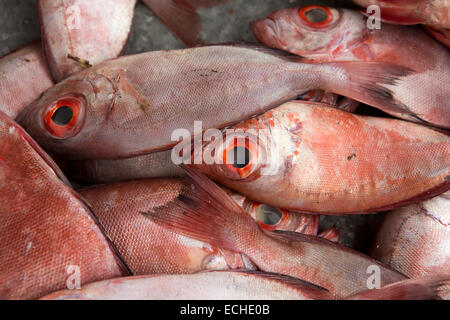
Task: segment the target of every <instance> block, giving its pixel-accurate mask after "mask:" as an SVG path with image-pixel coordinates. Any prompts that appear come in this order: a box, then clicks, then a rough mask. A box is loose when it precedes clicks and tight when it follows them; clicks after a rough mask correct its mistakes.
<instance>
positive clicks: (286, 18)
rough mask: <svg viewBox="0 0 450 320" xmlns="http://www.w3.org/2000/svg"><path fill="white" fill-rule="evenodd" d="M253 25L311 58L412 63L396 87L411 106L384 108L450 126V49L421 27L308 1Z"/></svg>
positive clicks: (270, 41)
mask: <svg viewBox="0 0 450 320" xmlns="http://www.w3.org/2000/svg"><path fill="white" fill-rule="evenodd" d="M252 29H253V32H254V34H255V36H256V37H257V38H258V39H259V40H260V41H261V42H262V43H264V44H266V45H268V46H271V47H275V48H279V49H282V50H285V51H288V52H291V53H294V54H297V55H301V56H302V57H304V58H305V60H307V61H310V62H320V63H323V62H337V61H355V62H356V61H371V62H385V63H392V64H396V65H401V66H404V67H408V68H410V69H412V70H414V71H415V72H414V73H413V74H410V75H408V76H406V77H405V78H403V79H402V82H401V83H399V84H398V85H397V86H395V87H394V88H391V89H392V95H393V97H394V99H395V100H397V101H399V102H401V103H402V104H403V105H404V106H406V108H405V110H404V111H406V110H408V111H409V112H407V113H405V112H404V111H401V112H397V111H394V110H392V109H386V108H383V107H382V106H381V108H380V109H381V110H383V111H385V112H387V113H390V114H391V115H393V116H396V117H400V118H403V119H406V120H411V121H415V122H419V123H423V124H427V125H432V126H436V127H441V128H447V129H448V128H450V104H449V99H448V97H449V96H450V87H449V86H448V83H449V82H450V53H449V51H448V50H447V49H446V48H444V47H443V46H441V45H440V44H439V43H437V42H436V41H433V40H432V39H431V38H430V37H429V36H428V35H427V34H426V33H425V32H424V31H423V30H422V29H421V28H419V27H414V26H413V27H411V26H409V27H406V26H394V25H389V24H382V25H381V28H379V29H369V28H368V27H367V22H366V18H365V17H364V16H363V15H361V14H360V13H359V12H356V11H353V10H349V9H335V8H330V7H322V6H308V7H302V8H290V9H284V10H280V11H277V12H275V13H273V14H272V15H270V16H269V17H268V18H267V19H262V20H259V21H257V22H255V23H254V24H253V26H252Z"/></svg>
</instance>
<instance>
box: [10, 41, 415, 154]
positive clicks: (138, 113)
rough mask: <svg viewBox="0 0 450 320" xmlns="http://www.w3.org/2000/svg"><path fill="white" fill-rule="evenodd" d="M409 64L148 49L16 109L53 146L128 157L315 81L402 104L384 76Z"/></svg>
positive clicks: (233, 118)
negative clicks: (308, 60) (321, 61)
mask: <svg viewBox="0 0 450 320" xmlns="http://www.w3.org/2000/svg"><path fill="white" fill-rule="evenodd" d="M409 72H410V70H409V69H407V68H404V67H401V66H392V65H390V64H385V63H366V62H338V63H329V64H305V63H301V62H300V59H298V58H297V57H295V56H291V55H287V54H286V53H283V52H282V51H278V50H273V49H269V48H265V47H262V46H252V45H214V46H205V47H198V48H191V49H184V50H170V51H153V52H148V53H143V54H139V55H132V56H126V57H120V58H118V59H115V60H110V61H106V62H103V63H101V64H99V65H97V66H94V67H92V68H89V69H87V70H85V71H82V72H80V73H78V74H76V75H73V76H72V77H70V78H68V79H66V80H64V81H62V82H60V83H58V84H57V85H55V86H54V87H52V88H50V89H49V90H47V91H46V92H45V93H44V94H43V95H42V96H41V97H40V98H39V99H38V100H37V101H36V102H35V103H32V104H31V105H30V106H29V107H28V108H26V109H25V110H24V111H23V112H22V113H21V115H20V117H19V123H21V124H22V125H23V126H24V128H25V129H26V130H27V131H28V132H29V133H30V134H31V135H32V136H33V137H34V138H35V139H36V140H37V141H38V142H39V143H40V144H41V145H42V146H43V147H44V148H45V149H46V150H47V151H49V152H51V153H53V154H59V155H62V156H66V157H67V158H71V159H90V158H96V159H116V158H126V157H132V156H137V155H140V154H147V153H152V152H155V151H163V150H168V149H170V148H171V147H173V146H174V145H176V144H177V142H178V140H177V139H179V137H175V138H173V137H172V136H173V135H174V134H175V133H177V132H178V130H180V129H183V134H186V133H187V134H188V135H192V134H193V133H195V132H194V129H193V127H194V125H195V123H194V122H195V121H202V127H203V130H206V129H208V128H218V129H220V128H224V127H226V126H229V125H231V124H234V123H237V122H239V121H243V120H245V119H248V118H249V117H251V116H253V115H255V114H259V113H261V112H264V111H266V110H268V109H271V108H273V107H276V106H278V105H279V104H281V103H282V102H285V101H287V100H291V99H293V98H296V97H297V96H298V95H300V94H302V93H305V92H307V91H310V90H313V89H324V90H327V91H332V92H335V93H338V94H341V95H344V96H348V97H350V98H353V99H355V100H359V101H361V102H365V103H368V104H372V105H375V106H384V107H387V108H392V109H393V110H397V111H399V110H403V107H402V106H401V105H399V104H398V103H397V102H396V101H394V100H393V99H392V95H391V91H390V89H387V86H388V85H390V86H395V85H396V84H397V85H398V84H399V83H401V81H402V80H401V79H402V78H403V77H404V76H405V75H406V74H409ZM205 88H207V89H205ZM262 93H263V94H262ZM224 110H226V112H225V111H224ZM186 131H187V132H186ZM182 136H183V137H184V135H182ZM112 137H114V138H112ZM174 140H176V141H174Z"/></svg>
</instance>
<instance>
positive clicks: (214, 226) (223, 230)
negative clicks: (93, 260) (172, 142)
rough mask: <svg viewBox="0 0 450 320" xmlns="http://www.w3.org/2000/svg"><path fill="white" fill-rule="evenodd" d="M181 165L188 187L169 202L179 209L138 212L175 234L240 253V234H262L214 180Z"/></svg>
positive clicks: (164, 208)
mask: <svg viewBox="0 0 450 320" xmlns="http://www.w3.org/2000/svg"><path fill="white" fill-rule="evenodd" d="M183 167H184V169H185V170H186V173H187V174H188V178H186V181H187V185H189V186H188V187H186V188H184V190H182V192H181V193H180V195H179V196H178V197H177V198H176V199H174V200H172V201H171V203H170V206H172V205H175V206H177V207H179V208H181V210H173V207H170V206H169V207H167V206H166V207H160V208H157V210H153V211H152V212H142V214H144V215H145V216H147V217H148V218H150V219H151V220H152V221H153V222H154V223H156V224H158V225H160V226H162V227H165V228H167V229H170V230H173V231H174V232H176V233H179V234H182V235H184V236H188V237H190V238H193V239H196V240H199V241H203V242H206V243H209V244H211V245H212V246H214V247H217V248H223V249H227V250H230V251H235V252H239V253H242V252H241V250H240V249H239V247H240V246H239V239H240V238H241V237H240V235H241V234H243V233H244V234H250V235H256V234H258V233H259V234H262V233H263V232H262V230H261V229H260V228H259V226H258V224H257V223H256V222H255V221H254V220H253V218H252V217H251V216H250V215H248V214H247V213H246V212H245V211H244V210H243V209H242V208H241V207H239V205H238V204H237V203H236V202H235V201H234V200H233V199H232V198H231V197H230V196H229V195H228V194H227V193H226V192H225V191H223V190H222V189H221V188H220V187H218V186H217V185H216V184H215V183H214V182H212V181H211V180H209V179H208V178H207V177H206V176H204V175H203V174H201V173H200V172H198V171H197V170H195V169H193V168H190V167H187V166H183Z"/></svg>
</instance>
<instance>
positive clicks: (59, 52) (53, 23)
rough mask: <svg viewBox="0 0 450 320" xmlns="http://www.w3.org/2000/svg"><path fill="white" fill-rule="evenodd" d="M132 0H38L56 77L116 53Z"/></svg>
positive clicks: (128, 22)
mask: <svg viewBox="0 0 450 320" xmlns="http://www.w3.org/2000/svg"><path fill="white" fill-rule="evenodd" d="M135 4H136V0H116V1H113V2H111V1H108V0H96V1H90V0H69V1H67V0H39V15H40V20H41V30H42V41H43V45H44V48H45V54H46V57H47V61H48V63H49V66H50V69H51V72H52V75H53V78H54V79H55V81H56V82H59V81H61V80H63V79H65V78H67V77H68V76H70V75H72V74H74V73H77V72H79V71H81V70H83V69H84V68H88V67H90V66H92V65H96V64H98V63H100V62H102V61H105V60H108V59H112V58H116V57H117V56H119V55H120V54H121V52H122V51H123V50H124V48H125V45H126V42H127V40H128V35H129V33H130V30H131V24H132V20H133V12H134V6H135Z"/></svg>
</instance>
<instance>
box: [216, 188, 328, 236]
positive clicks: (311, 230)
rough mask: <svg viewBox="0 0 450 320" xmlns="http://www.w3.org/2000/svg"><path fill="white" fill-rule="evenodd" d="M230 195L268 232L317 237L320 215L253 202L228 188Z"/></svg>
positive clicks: (226, 189) (226, 190)
mask: <svg viewBox="0 0 450 320" xmlns="http://www.w3.org/2000/svg"><path fill="white" fill-rule="evenodd" d="M223 189H224V190H225V192H227V193H228V195H229V196H230V197H231V198H232V199H233V200H234V201H236V203H238V204H239V206H241V207H242V208H243V209H244V210H245V212H247V213H248V214H249V215H250V216H251V217H252V218H253V219H254V220H255V221H256V222H257V223H258V225H259V226H260V227H261V229H263V230H266V231H273V230H281V231H295V232H302V233H305V234H313V235H316V234H317V231H318V228H319V219H320V216H319V215H311V214H303V213H299V212H295V211H290V210H285V209H282V208H278V207H273V206H271V205H268V204H265V203H261V202H257V201H253V200H252V199H250V198H247V197H245V196H243V195H241V194H239V193H236V192H233V191H232V190H230V189H228V188H223Z"/></svg>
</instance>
